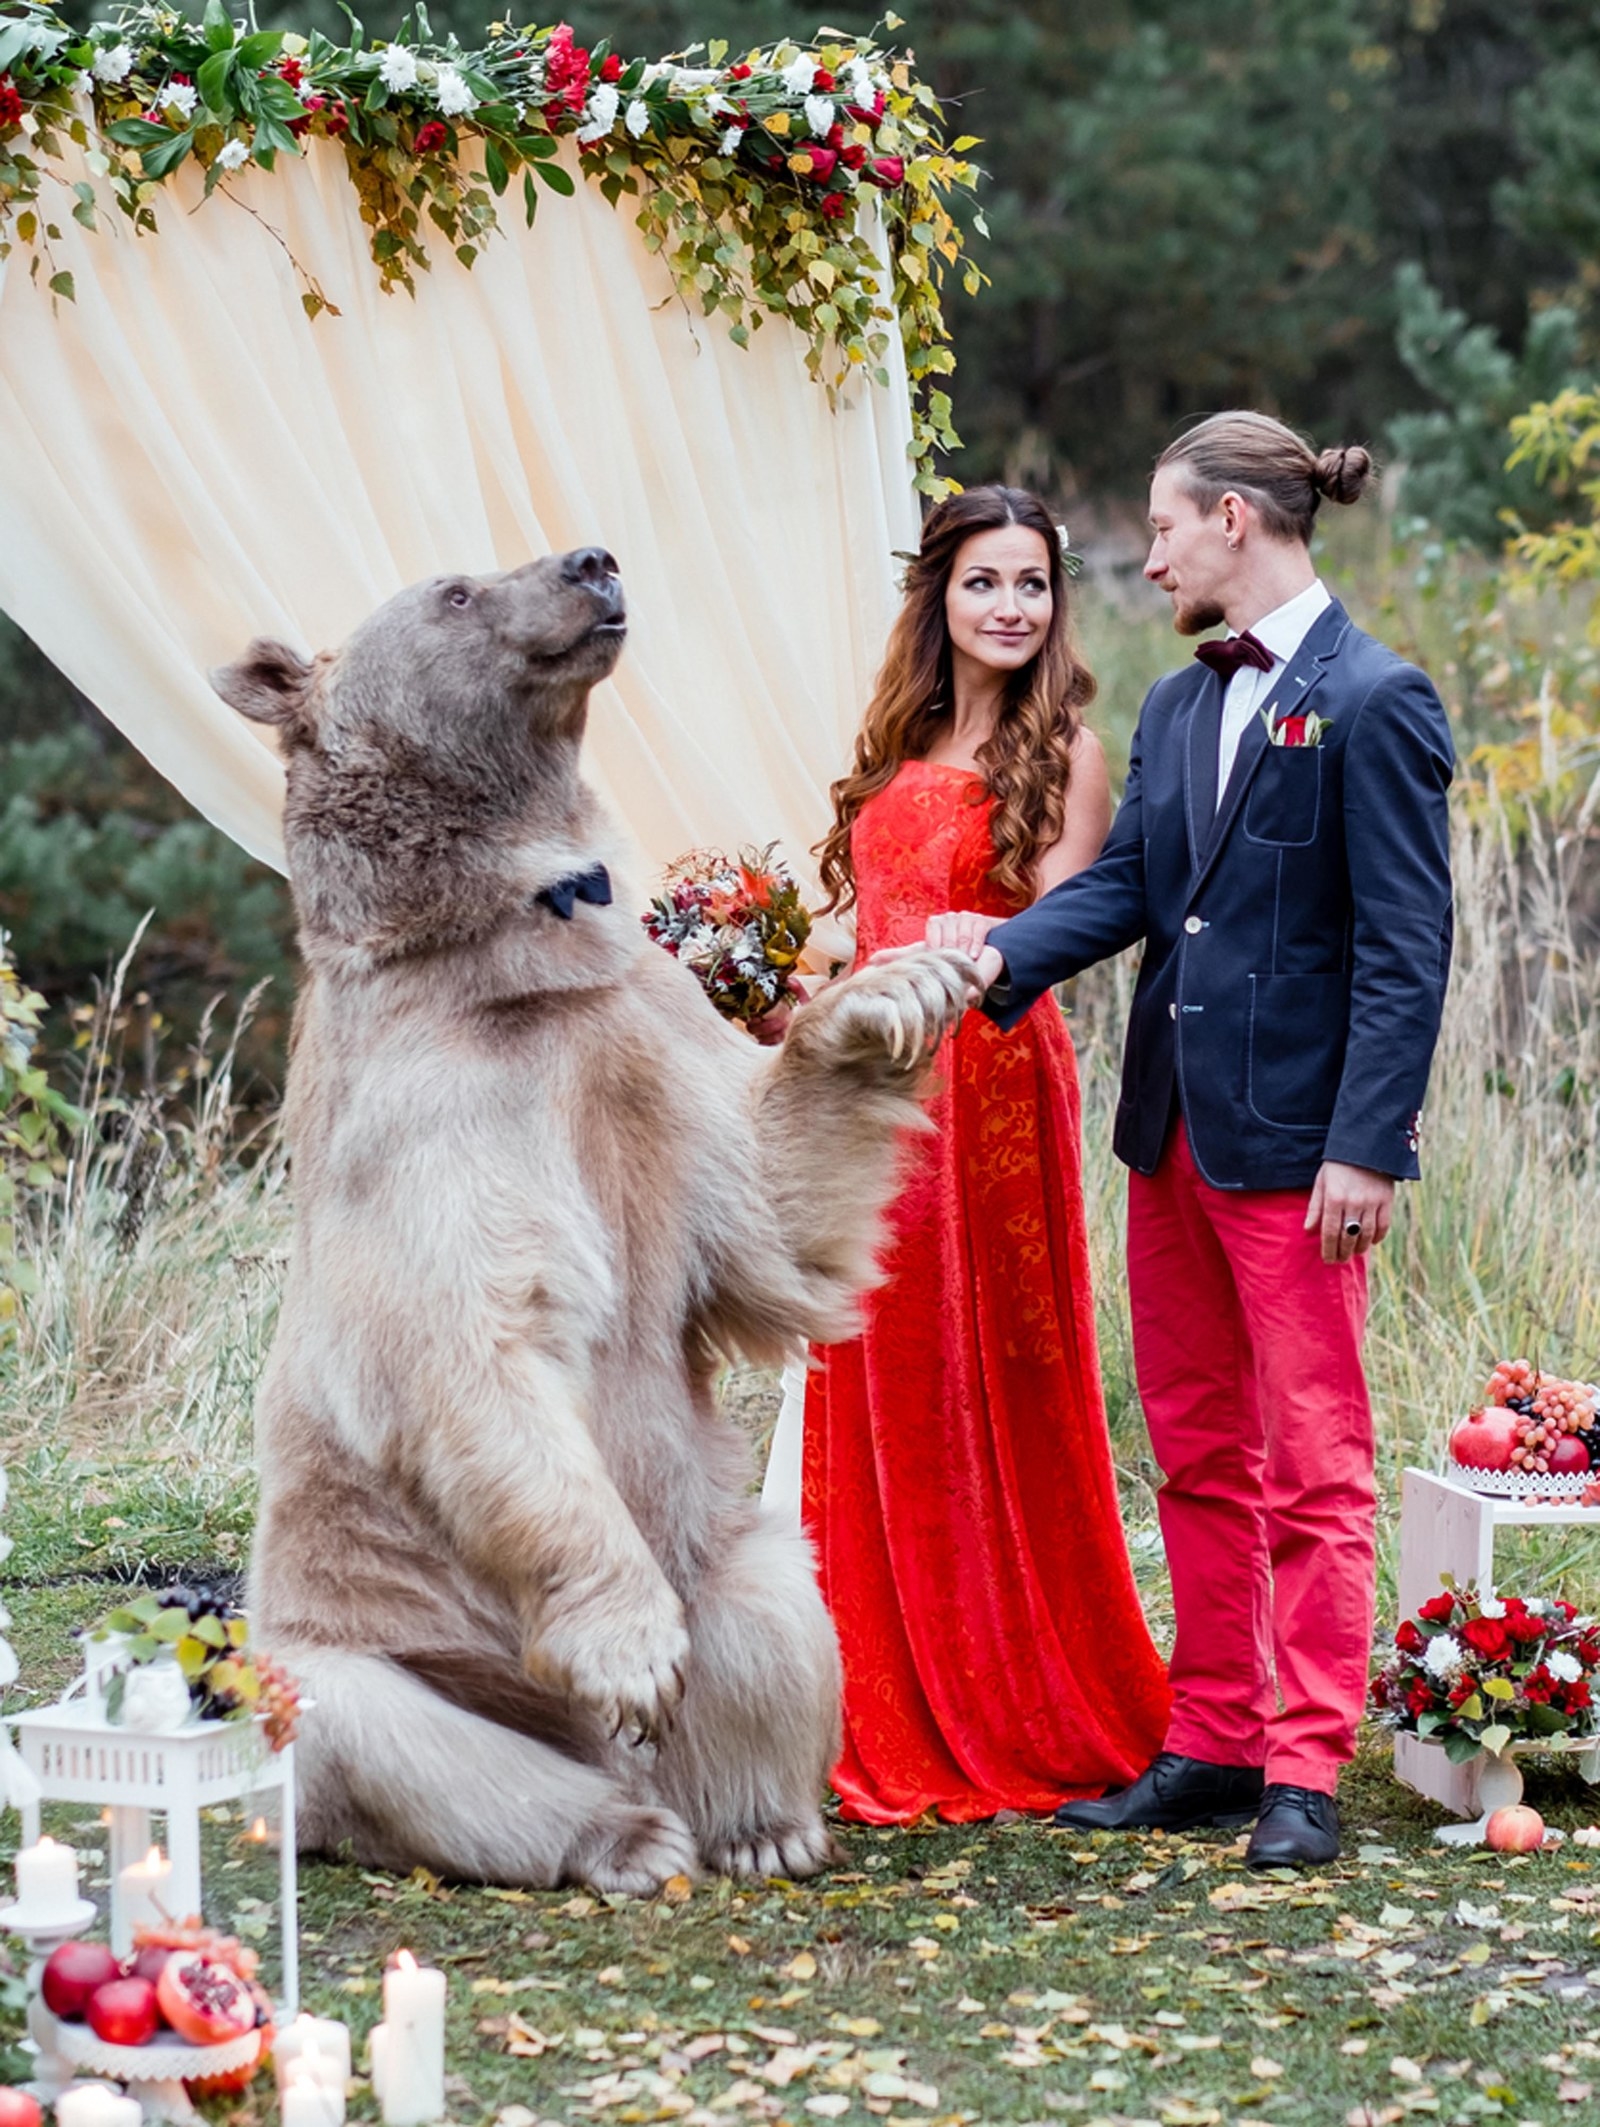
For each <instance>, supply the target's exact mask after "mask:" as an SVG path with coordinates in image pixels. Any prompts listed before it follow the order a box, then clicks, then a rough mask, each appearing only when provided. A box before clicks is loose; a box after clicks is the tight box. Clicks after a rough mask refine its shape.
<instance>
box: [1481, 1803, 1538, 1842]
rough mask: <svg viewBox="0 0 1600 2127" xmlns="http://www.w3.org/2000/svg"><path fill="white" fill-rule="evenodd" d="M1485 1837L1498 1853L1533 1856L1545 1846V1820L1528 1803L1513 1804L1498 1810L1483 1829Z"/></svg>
mask: <svg viewBox="0 0 1600 2127" xmlns="http://www.w3.org/2000/svg"><path fill="white" fill-rule="evenodd" d="M1483 1836H1484V1838H1485V1840H1486V1841H1487V1843H1488V1844H1489V1845H1490V1846H1492V1847H1493V1848H1494V1849H1495V1851H1496V1853H1500V1854H1531V1853H1532V1852H1533V1851H1534V1849H1535V1848H1536V1847H1540V1846H1543V1844H1544V1819H1543V1817H1541V1816H1540V1814H1539V1812H1538V1811H1537V1810H1536V1809H1530V1808H1529V1807H1528V1805H1527V1803H1526V1802H1513V1803H1511V1804H1510V1805H1509V1807H1508V1808H1506V1809H1497V1810H1496V1811H1495V1813H1494V1815H1493V1816H1492V1817H1491V1818H1490V1819H1489V1821H1488V1823H1487V1824H1486V1825H1485V1826H1484V1828H1483Z"/></svg>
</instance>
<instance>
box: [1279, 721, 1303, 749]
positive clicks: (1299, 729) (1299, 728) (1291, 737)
mask: <svg viewBox="0 0 1600 2127" xmlns="http://www.w3.org/2000/svg"><path fill="white" fill-rule="evenodd" d="M1278 729H1279V731H1280V732H1281V733H1282V734H1283V736H1282V738H1281V739H1280V740H1279V744H1280V745H1283V746H1303V745H1304V744H1305V742H1306V720H1305V718H1304V717H1303V716H1285V717H1280V718H1279V719H1278Z"/></svg>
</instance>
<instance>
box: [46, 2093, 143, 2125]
mask: <svg viewBox="0 0 1600 2127" xmlns="http://www.w3.org/2000/svg"><path fill="white" fill-rule="evenodd" d="M143 2118H144V2108H143V2107H142V2106H141V2105H140V2103H139V2100H138V2099H137V2098H136V2097H124V2096H123V2094H122V2092H121V2091H120V2090H113V2089H112V2088H111V2087H110V2085H109V2084H106V2083H75V2084H73V2086H72V2087H71V2089H69V2090H63V2091H62V2093H61V2095H60V2096H59V2097H58V2098H57V2099H56V2127H140V2122H141V2121H142V2120H143Z"/></svg>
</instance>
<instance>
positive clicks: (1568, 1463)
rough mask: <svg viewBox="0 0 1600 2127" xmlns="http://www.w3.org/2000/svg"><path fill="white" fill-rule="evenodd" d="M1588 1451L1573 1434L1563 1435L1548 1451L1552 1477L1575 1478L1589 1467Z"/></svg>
mask: <svg viewBox="0 0 1600 2127" xmlns="http://www.w3.org/2000/svg"><path fill="white" fill-rule="evenodd" d="M1589 1462H1590V1456H1589V1450H1588V1449H1587V1448H1586V1447H1585V1446H1584V1444H1583V1442H1582V1441H1581V1440H1580V1439H1578V1437H1577V1435H1576V1434H1574V1433H1563V1434H1562V1436H1561V1438H1560V1439H1559V1440H1558V1441H1557V1442H1556V1443H1555V1445H1554V1446H1553V1447H1552V1448H1551V1450H1550V1474H1551V1476H1552V1477H1575V1476H1577V1475H1578V1474H1579V1472H1580V1471H1583V1470H1586V1469H1587V1468H1588V1467H1589Z"/></svg>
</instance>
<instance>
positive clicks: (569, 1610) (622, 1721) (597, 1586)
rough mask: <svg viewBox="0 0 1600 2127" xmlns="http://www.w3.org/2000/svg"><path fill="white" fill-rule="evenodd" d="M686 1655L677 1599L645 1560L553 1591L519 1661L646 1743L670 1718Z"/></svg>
mask: <svg viewBox="0 0 1600 2127" xmlns="http://www.w3.org/2000/svg"><path fill="white" fill-rule="evenodd" d="M688 1659H689V1635H688V1632H687V1631H686V1630H685V1629H684V1619H683V1605H682V1603H681V1602H679V1600H678V1598H677V1596H676V1594H675V1593H674V1592H673V1590H672V1588H671V1587H670V1586H669V1585H668V1583H667V1581H666V1579H665V1578H664V1576H663V1575H662V1574H661V1572H660V1571H659V1569H658V1568H657V1566H656V1565H655V1562H654V1561H653V1560H649V1561H647V1562H646V1563H645V1564H643V1565H639V1566H629V1567H627V1568H619V1569H617V1570H616V1571H614V1572H612V1573H611V1574H609V1575H607V1576H605V1577H604V1578H601V1577H599V1576H595V1577H593V1578H589V1579H585V1580H584V1581H582V1582H581V1583H573V1584H569V1585H568V1586H566V1587H564V1588H561V1589H558V1590H556V1591H555V1592H554V1593H552V1595H551V1596H550V1597H549V1599H548V1600H547V1602H546V1604H545V1608H544V1614H543V1616H542V1617H541V1618H540V1620H539V1627H538V1630H537V1632H536V1634H535V1635H534V1638H533V1640H532V1642H531V1644H530V1645H529V1647H528V1649H527V1652H526V1654H525V1656H524V1666H525V1667H526V1669H527V1671H528V1674H529V1675H530V1676H532V1677H535V1678H536V1679H537V1680H538V1681H539V1682H541V1683H544V1684H548V1685H550V1686H552V1687H553V1688H554V1689H556V1690H558V1691H566V1692H569V1693H570V1694H571V1695H572V1697H573V1698H575V1699H581V1700H582V1701H583V1703H584V1704H585V1705H586V1706H592V1707H593V1708H594V1710H595V1711H596V1712H597V1713H598V1714H599V1715H600V1717H601V1719H602V1720H603V1721H604V1722H605V1724H606V1726H607V1727H608V1728H609V1729H610V1731H611V1733H612V1734H613V1735H621V1734H622V1733H623V1732H624V1731H626V1732H627V1733H628V1734H630V1735H631V1736H632V1738H633V1740H634V1741H635V1742H639V1743H645V1742H654V1741H655V1740H656V1738H657V1737H658V1736H659V1735H660V1733H661V1731H662V1730H663V1729H664V1728H665V1727H667V1726H668V1725H669V1723H670V1722H671V1719H672V1716H673V1713H674V1712H675V1711H676V1709H677V1705H678V1701H679V1700H680V1699H681V1698H682V1697H683V1684H684V1668H685V1665H686V1663H687V1662H688Z"/></svg>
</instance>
